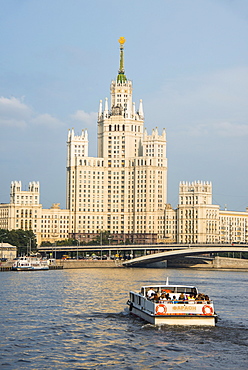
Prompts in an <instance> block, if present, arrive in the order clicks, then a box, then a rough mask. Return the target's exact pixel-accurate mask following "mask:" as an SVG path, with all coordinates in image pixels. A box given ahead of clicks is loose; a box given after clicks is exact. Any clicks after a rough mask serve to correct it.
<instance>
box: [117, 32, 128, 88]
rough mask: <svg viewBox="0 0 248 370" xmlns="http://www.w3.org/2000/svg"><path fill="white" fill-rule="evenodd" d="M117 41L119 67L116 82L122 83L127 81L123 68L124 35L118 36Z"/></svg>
mask: <svg viewBox="0 0 248 370" xmlns="http://www.w3.org/2000/svg"><path fill="white" fill-rule="evenodd" d="M118 41H119V43H120V68H119V71H118V76H117V82H119V83H122V82H126V81H127V77H126V76H125V70H124V44H125V42H126V40H125V37H120V38H119V40H118Z"/></svg>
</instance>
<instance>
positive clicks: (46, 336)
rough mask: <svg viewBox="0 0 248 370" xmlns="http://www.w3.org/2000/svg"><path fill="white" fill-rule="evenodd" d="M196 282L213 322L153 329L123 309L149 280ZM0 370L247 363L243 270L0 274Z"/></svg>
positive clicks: (246, 280) (215, 366)
mask: <svg viewBox="0 0 248 370" xmlns="http://www.w3.org/2000/svg"><path fill="white" fill-rule="evenodd" d="M167 276H168V277H169V282H170V283H174V284H188V285H195V286H197V287H198V288H199V290H200V291H201V292H203V293H205V294H208V295H209V296H210V298H212V299H213V300H214V303H215V310H216V312H217V313H218V314H219V317H220V320H219V322H218V324H217V326H216V327H176V326H175V327H174V326H162V327H155V326H152V325H150V324H147V323H145V322H144V321H142V320H141V319H139V318H137V317H133V316H131V315H130V314H129V313H128V310H127V309H126V301H127V299H128V293H129V290H130V289H133V290H138V289H139V288H140V286H141V285H143V284H149V283H150V282H154V283H159V282H161V283H162V282H165V280H166V277H167ZM0 279H1V284H0V290H1V310H0V318H1V321H0V322H1V339H0V345H1V352H0V368H1V369H32V370H34V369H42V370H43V369H107V368H108V369H109V368H110V369H128V370H131V369H142V370H143V369H211V370H213V369H234V368H236V369H239V370H240V369H246V370H247V369H248V317H247V316H248V315H247V314H248V308H247V307H248V293H247V287H248V284H247V283H248V272H245V271H243V272H242V271H212V270H204V271H203V270H193V269H153V268H151V269H145V268H126V269H121V268H120V269H80V270H50V271H34V272H29V271H26V272H24V271H23V272H2V273H0Z"/></svg>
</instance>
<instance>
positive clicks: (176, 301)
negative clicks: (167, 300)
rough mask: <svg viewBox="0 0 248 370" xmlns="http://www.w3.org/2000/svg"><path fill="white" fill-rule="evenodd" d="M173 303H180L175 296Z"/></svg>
mask: <svg viewBox="0 0 248 370" xmlns="http://www.w3.org/2000/svg"><path fill="white" fill-rule="evenodd" d="M172 301H173V303H178V300H177V297H176V296H175V295H173V297H172Z"/></svg>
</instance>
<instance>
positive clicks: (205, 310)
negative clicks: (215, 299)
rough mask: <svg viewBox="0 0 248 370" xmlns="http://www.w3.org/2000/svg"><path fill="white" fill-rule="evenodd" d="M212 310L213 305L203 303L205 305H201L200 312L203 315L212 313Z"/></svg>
mask: <svg viewBox="0 0 248 370" xmlns="http://www.w3.org/2000/svg"><path fill="white" fill-rule="evenodd" d="M213 312H214V310H213V307H211V306H209V305H207V304H205V306H203V307H202V313H203V315H212V314H213Z"/></svg>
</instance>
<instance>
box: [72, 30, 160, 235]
mask: <svg viewBox="0 0 248 370" xmlns="http://www.w3.org/2000/svg"><path fill="white" fill-rule="evenodd" d="M118 41H119V44H120V65H119V71H118V74H117V77H116V79H115V80H113V81H112V83H111V86H110V96H111V99H110V104H109V103H108V99H107V98H106V99H105V103H104V106H103V104H102V101H100V105H99V112H98V145H97V147H98V153H97V157H96V158H95V157H88V135H87V131H86V130H83V131H82V133H81V135H75V133H74V130H73V129H72V130H70V131H69V133H68V142H67V145H68V151H67V209H69V210H70V212H71V216H72V232H73V233H74V234H81V235H83V234H84V233H97V232H100V231H108V232H110V233H111V234H113V233H116V234H122V235H128V236H131V238H133V237H134V235H135V236H136V237H138V236H139V235H140V236H141V235H143V236H144V235H146V236H147V237H149V234H157V236H158V238H162V237H163V233H164V209H165V204H166V202H167V158H166V133H165V130H164V129H163V132H162V134H161V135H159V133H158V129H157V128H155V129H154V130H152V134H151V135H148V133H147V131H146V130H145V129H144V113H143V104H142V100H140V102H139V108H138V110H136V108H135V103H134V102H133V100H132V81H130V80H128V79H127V77H126V74H125V70H124V43H125V39H124V37H120V39H119V40H118Z"/></svg>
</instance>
